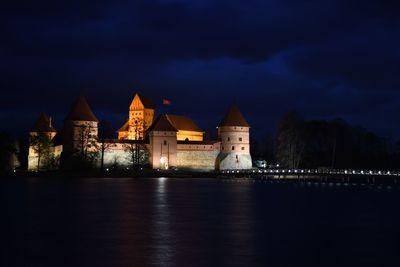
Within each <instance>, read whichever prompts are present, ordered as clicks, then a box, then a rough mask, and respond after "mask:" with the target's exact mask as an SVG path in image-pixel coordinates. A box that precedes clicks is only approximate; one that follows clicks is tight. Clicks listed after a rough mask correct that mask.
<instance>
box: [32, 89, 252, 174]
mask: <svg viewBox="0 0 400 267" xmlns="http://www.w3.org/2000/svg"><path fill="white" fill-rule="evenodd" d="M217 128H218V140H204V138H203V135H204V133H205V132H204V131H203V130H202V129H200V128H199V127H198V126H197V125H196V124H195V123H194V122H193V121H192V120H191V119H190V118H188V117H186V116H178V115H171V114H162V115H159V116H158V117H157V118H155V105H154V104H153V103H152V101H151V100H150V99H149V98H147V97H144V96H140V95H138V94H136V95H135V96H134V98H133V101H132V103H131V105H130V107H129V114H128V119H127V121H126V122H125V123H124V124H123V126H122V127H121V128H120V129H118V131H117V133H118V136H117V138H116V139H107V140H104V139H99V137H98V120H97V118H96V116H95V115H94V114H93V112H92V110H91V108H90V107H89V105H88V103H87V101H86V99H85V98H84V97H82V96H80V97H78V98H77V99H76V101H75V102H74V103H73V104H72V106H71V109H70V112H69V113H68V115H67V117H66V118H65V120H64V125H63V128H62V130H61V131H60V132H57V131H56V130H55V129H54V128H53V126H52V124H51V119H50V118H48V117H47V116H46V115H44V114H43V115H41V116H40V117H39V119H38V121H37V122H36V123H35V126H34V127H33V128H32V130H31V132H30V136H31V140H34V137H35V136H40V135H46V136H48V137H49V139H50V140H51V141H52V143H53V146H52V147H51V152H52V155H53V160H54V161H55V162H56V164H59V162H60V159H61V163H63V161H66V162H67V161H68V159H69V158H71V157H73V156H85V157H89V156H90V159H91V160H93V163H94V164H95V165H97V166H100V165H101V166H103V167H105V168H107V169H109V168H130V167H132V166H135V163H136V164H140V165H149V166H150V167H151V168H153V169H169V168H178V169H188V170H198V171H213V170H231V169H251V168H252V160H251V156H250V139H249V132H250V126H249V124H248V123H247V121H246V120H245V119H244V117H243V115H242V114H241V112H240V111H239V109H238V107H237V106H235V105H232V106H231V107H230V108H229V110H228V112H227V113H226V115H225V117H224V118H223V120H222V121H221V123H220V124H219V125H218V127H217ZM38 148H40V147H38V145H37V142H36V143H35V142H33V141H32V142H31V144H30V149H29V156H28V169H29V170H37V169H38V167H39V166H40V165H44V164H46V162H45V161H44V160H42V161H41V160H40V149H38Z"/></svg>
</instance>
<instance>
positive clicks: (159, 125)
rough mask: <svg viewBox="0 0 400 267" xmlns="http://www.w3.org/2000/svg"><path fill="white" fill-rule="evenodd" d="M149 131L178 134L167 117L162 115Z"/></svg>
mask: <svg viewBox="0 0 400 267" xmlns="http://www.w3.org/2000/svg"><path fill="white" fill-rule="evenodd" d="M147 131H149V132H151V131H159V132H177V131H178V130H177V129H176V128H175V127H174V126H173V125H172V123H171V122H170V120H169V119H168V117H167V115H160V116H158V118H157V119H156V120H155V121H154V122H153V124H152V125H151V126H150V128H149V129H148V130H147Z"/></svg>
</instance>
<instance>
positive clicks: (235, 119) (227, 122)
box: [218, 104, 250, 127]
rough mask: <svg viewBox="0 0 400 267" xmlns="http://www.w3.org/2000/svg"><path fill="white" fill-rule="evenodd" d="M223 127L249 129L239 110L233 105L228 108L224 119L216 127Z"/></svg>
mask: <svg viewBox="0 0 400 267" xmlns="http://www.w3.org/2000/svg"><path fill="white" fill-rule="evenodd" d="M223 126H239V127H250V125H249V124H248V123H247V121H246V119H245V118H244V117H243V115H242V113H241V112H240V110H239V108H238V107H237V106H236V105H234V104H233V105H231V106H230V108H229V110H228V112H227V113H226V115H225V117H224V119H223V120H222V121H221V123H220V124H219V125H218V127H223Z"/></svg>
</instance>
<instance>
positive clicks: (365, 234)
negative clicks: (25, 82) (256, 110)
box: [0, 178, 400, 266]
mask: <svg viewBox="0 0 400 267" xmlns="http://www.w3.org/2000/svg"><path fill="white" fill-rule="evenodd" d="M0 185H1V186H0V200H1V201H0V211H1V220H0V226H1V227H0V235H1V239H0V242H1V250H0V253H1V254H0V256H1V257H0V266H27V265H28V266H99V265H102V266H400V264H398V263H399V260H398V259H397V257H396V255H397V254H396V253H397V251H398V249H399V245H398V240H399V237H400V231H399V227H398V225H400V215H399V213H398V211H397V210H398V207H397V206H398V203H400V201H399V200H400V197H399V190H398V188H397V187H390V188H387V187H382V188H379V187H376V186H375V187H371V186H362V185H350V184H349V185H347V186H345V185H340V186H338V185H336V184H334V185H330V184H321V185H318V184H307V183H300V184H297V183H295V184H290V183H283V182H274V183H267V182H265V181H256V180H217V179H171V178H168V179H167V178H154V179H129V178H118V179H110V178H107V179H81V180H79V179H71V180H69V179H20V180H3V181H0Z"/></svg>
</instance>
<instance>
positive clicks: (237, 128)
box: [216, 105, 252, 170]
mask: <svg viewBox="0 0 400 267" xmlns="http://www.w3.org/2000/svg"><path fill="white" fill-rule="evenodd" d="M218 137H219V139H220V140H221V151H220V153H219V155H218V157H217V164H216V166H217V169H219V170H240V169H251V168H252V160H251V155H250V126H249V124H248V123H247V121H246V120H245V118H244V117H243V115H242V113H241V112H240V110H239V108H238V107H237V106H236V105H232V106H231V107H230V108H229V110H228V112H227V113H226V115H225V117H224V119H223V120H222V121H221V123H220V124H219V126H218Z"/></svg>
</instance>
